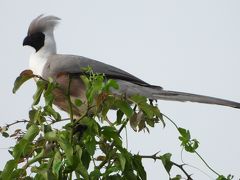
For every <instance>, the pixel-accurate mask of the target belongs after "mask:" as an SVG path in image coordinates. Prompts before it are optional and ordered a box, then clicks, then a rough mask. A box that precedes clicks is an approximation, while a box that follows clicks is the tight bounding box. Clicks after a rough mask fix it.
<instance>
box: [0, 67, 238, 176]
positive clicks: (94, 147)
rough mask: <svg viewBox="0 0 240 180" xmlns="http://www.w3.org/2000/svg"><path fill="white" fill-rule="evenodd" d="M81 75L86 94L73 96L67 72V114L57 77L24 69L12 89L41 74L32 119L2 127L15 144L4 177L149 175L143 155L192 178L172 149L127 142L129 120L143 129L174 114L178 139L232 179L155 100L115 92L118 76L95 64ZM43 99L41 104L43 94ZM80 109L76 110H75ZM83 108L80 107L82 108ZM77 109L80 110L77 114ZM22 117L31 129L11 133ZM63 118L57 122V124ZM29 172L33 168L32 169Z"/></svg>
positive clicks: (147, 128)
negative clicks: (141, 148)
mask: <svg viewBox="0 0 240 180" xmlns="http://www.w3.org/2000/svg"><path fill="white" fill-rule="evenodd" d="M85 70H86V73H84V74H82V75H81V76H78V77H77V78H81V80H82V82H83V83H84V85H85V87H86V94H85V97H84V99H85V100H86V101H84V100H82V99H78V97H73V96H71V85H72V82H73V81H74V78H76V77H75V76H72V75H68V76H67V78H68V85H67V88H66V89H65V92H64V95H65V97H66V98H65V99H66V104H67V107H68V109H67V111H68V113H69V117H68V118H62V117H61V116H60V114H59V113H58V112H57V111H56V110H55V109H54V107H53V102H54V98H55V97H54V95H53V94H54V91H56V90H62V88H61V87H60V85H59V84H57V83H56V82H55V81H54V80H52V79H49V80H45V79H42V78H41V77H39V76H36V75H34V74H33V73H32V72H31V71H30V70H25V71H23V72H22V73H21V74H20V76H19V77H18V78H17V79H16V81H15V83H14V88H13V92H14V93H16V91H17V90H18V89H19V88H20V87H21V86H22V84H24V82H26V81H28V80H30V79H37V81H36V86H37V89H36V92H35V94H34V96H33V104H32V108H31V110H30V111H29V119H27V120H19V121H16V122H13V123H10V124H7V125H6V126H3V127H0V133H1V134H2V135H3V136H4V137H6V138H11V137H14V138H15V139H16V144H15V145H14V146H13V147H12V148H10V149H9V152H10V153H11V155H12V157H13V158H12V159H11V160H9V161H8V162H7V163H6V164H5V167H4V169H3V171H0V179H4V180H5V179H6V180H8V179H9V180H12V179H29V180H30V179H37V180H38V179H39V180H40V179H54V180H55V179H63V180H64V179H66V180H67V179H73V178H74V176H75V177H76V178H77V179H86V180H97V179H104V180H105V179H114V180H115V179H116V180H118V179H126V180H127V179H133V180H135V179H136V180H145V179H147V173H146V172H145V169H144V166H143V164H142V159H153V160H155V161H156V160H160V161H161V162H162V164H163V165H164V168H165V170H166V172H167V173H168V175H169V179H171V180H180V179H183V178H185V179H189V180H191V179H192V175H191V174H190V173H188V172H187V171H186V170H185V166H188V165H187V164H178V163H176V162H173V161H172V160H171V156H172V154H171V153H165V154H163V155H158V153H156V154H154V155H140V154H133V153H131V152H129V151H128V150H127V148H126V147H124V145H123V143H122V137H121V135H122V131H123V129H125V128H126V127H127V126H130V127H131V128H132V129H133V130H134V131H136V132H139V131H143V130H146V131H148V132H150V129H151V128H153V127H155V126H156V125H157V124H160V123H161V124H162V125H163V127H165V125H166V124H165V119H168V120H170V121H171V122H172V123H173V124H174V126H175V127H176V128H177V131H178V132H179V134H180V136H179V140H180V142H181V146H182V147H183V148H184V149H185V151H187V152H190V153H195V154H196V155H197V156H198V157H199V158H200V159H201V160H202V161H203V162H204V164H205V165H206V166H207V167H208V168H209V170H211V171H212V172H214V173H215V174H216V175H217V178H216V179H217V180H230V179H232V178H233V176H231V175H229V176H227V177H225V176H222V175H220V174H219V173H217V172H216V171H215V170H213V169H212V168H211V167H210V166H209V165H208V164H207V162H206V161H205V160H204V159H203V158H202V157H201V156H200V154H198V153H197V151H196V150H197V148H198V146H199V142H198V141H197V140H196V139H192V138H191V135H190V132H189V131H188V130H186V129H184V128H180V127H178V126H177V124H176V123H175V122H174V121H172V120H171V119H170V118H168V117H167V116H166V115H164V114H162V113H161V112H160V110H159V109H158V107H157V105H156V104H154V103H153V101H151V100H150V101H149V100H148V99H147V98H146V97H143V96H140V95H137V94H136V95H134V96H132V97H125V96H117V95H114V94H112V93H111V92H112V91H111V90H112V89H118V88H119V87H118V84H117V83H116V82H115V81H114V80H107V79H106V78H105V76H104V75H102V74H95V73H93V72H92V70H91V68H86V69H85ZM41 99H43V100H44V102H45V103H44V105H39V102H40V100H41ZM76 111H77V113H76ZM78 111H79V112H78ZM110 111H114V112H115V113H116V119H113V118H109V116H110V115H109V112H110ZM76 114H77V115H76ZM18 123H26V131H23V130H21V129H16V130H15V132H14V133H13V134H12V135H10V136H9V134H8V130H9V129H10V128H12V126H13V125H15V124H18ZM57 123H59V124H62V126H61V128H56V126H55V125H56V124H57ZM106 124H109V126H107V125H106ZM173 166H175V167H177V168H179V169H180V170H181V172H182V175H183V176H185V177H182V175H177V176H175V177H171V173H172V167H173ZM29 172H30V173H29Z"/></svg>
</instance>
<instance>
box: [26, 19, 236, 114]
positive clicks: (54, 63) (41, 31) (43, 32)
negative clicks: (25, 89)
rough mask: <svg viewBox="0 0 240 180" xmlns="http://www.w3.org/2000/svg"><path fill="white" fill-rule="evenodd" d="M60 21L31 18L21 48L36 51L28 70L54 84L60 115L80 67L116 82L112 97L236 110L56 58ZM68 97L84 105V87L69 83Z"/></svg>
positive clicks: (79, 59)
mask: <svg viewBox="0 0 240 180" xmlns="http://www.w3.org/2000/svg"><path fill="white" fill-rule="evenodd" d="M59 20H60V18H58V17H55V16H44V15H40V16H38V17H37V18H35V19H34V20H33V21H32V22H31V24H30V26H29V28H28V33H27V37H26V38H25V39H24V41H23V45H24V46H25V45H29V46H31V47H33V48H34V49H35V50H36V51H35V52H34V53H33V54H32V55H31V56H30V61H29V66H30V69H31V70H32V71H33V73H34V74H35V75H39V76H41V77H42V78H43V79H46V80H48V79H49V78H50V77H51V78H52V79H53V80H55V81H56V82H58V83H59V84H60V86H61V89H56V90H54V92H53V94H54V97H55V99H54V104H55V105H56V106H58V107H59V108H60V109H62V110H64V111H68V104H67V100H66V98H65V95H64V93H65V92H66V89H67V87H68V76H67V75H71V74H81V73H83V67H88V66H90V67H92V70H93V72H94V73H101V74H104V75H105V77H106V78H108V79H114V80H116V81H117V82H118V84H119V86H120V88H119V90H117V91H116V90H115V91H114V92H113V93H115V94H118V95H119V94H125V95H127V96H131V95H134V94H139V95H142V96H145V97H147V98H149V99H153V100H172V101H181V102H185V101H190V102H198V103H206V104H217V105H223V106H229V107H233V108H240V103H237V102H233V101H229V100H224V99H219V98H214V97H209V96H203V95H197V94H190V93H185V92H177V91H168V90H164V89H163V88H162V87H160V86H154V85H151V84H148V83H146V82H144V81H143V80H141V79H139V78H137V77H135V76H133V75H132V74H130V73H128V72H126V71H123V70H121V69H119V68H116V67H114V66H111V65H108V64H105V63H102V62H99V61H96V60H93V59H89V58H86V57H83V56H76V55H65V54H57V51H56V43H55V39H54V34H53V32H54V29H55V27H56V25H57V24H58V22H59ZM70 94H71V97H72V98H80V99H81V100H82V101H86V97H85V87H84V83H83V82H82V79H81V78H80V77H79V76H78V77H76V78H74V79H73V80H72V82H71V89H70ZM74 114H75V115H79V114H81V112H79V109H77V108H75V109H74Z"/></svg>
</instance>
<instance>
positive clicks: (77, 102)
mask: <svg viewBox="0 0 240 180" xmlns="http://www.w3.org/2000/svg"><path fill="white" fill-rule="evenodd" d="M74 104H75V105H76V106H78V107H80V106H81V105H82V104H83V103H82V101H81V99H75V101H74Z"/></svg>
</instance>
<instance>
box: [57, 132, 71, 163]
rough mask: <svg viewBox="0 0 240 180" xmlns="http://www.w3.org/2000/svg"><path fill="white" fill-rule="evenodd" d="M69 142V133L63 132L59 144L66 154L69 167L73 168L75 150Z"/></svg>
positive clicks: (58, 140)
mask: <svg viewBox="0 0 240 180" xmlns="http://www.w3.org/2000/svg"><path fill="white" fill-rule="evenodd" d="M69 140H70V135H69V133H68V132H67V131H62V132H60V133H59V134H58V138H57V142H58V143H59V145H60V147H61V148H62V149H63V150H64V153H65V154H66V158H67V163H68V165H70V166H71V165H73V148H72V144H71V143H70V141H69Z"/></svg>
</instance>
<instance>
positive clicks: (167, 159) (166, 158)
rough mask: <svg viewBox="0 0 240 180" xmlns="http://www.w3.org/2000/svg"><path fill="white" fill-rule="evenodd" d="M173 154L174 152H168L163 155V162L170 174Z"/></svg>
mask: <svg viewBox="0 0 240 180" xmlns="http://www.w3.org/2000/svg"><path fill="white" fill-rule="evenodd" d="M171 156H172V154H170V153H166V154H164V155H162V156H161V160H162V164H163V166H164V168H165V169H166V171H167V173H168V174H170V170H171V168H172V166H173V163H172V161H171Z"/></svg>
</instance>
